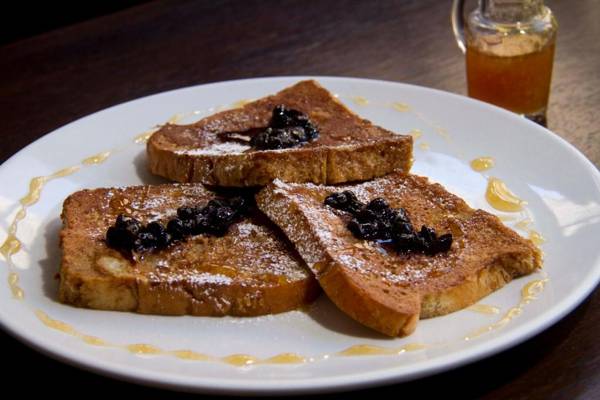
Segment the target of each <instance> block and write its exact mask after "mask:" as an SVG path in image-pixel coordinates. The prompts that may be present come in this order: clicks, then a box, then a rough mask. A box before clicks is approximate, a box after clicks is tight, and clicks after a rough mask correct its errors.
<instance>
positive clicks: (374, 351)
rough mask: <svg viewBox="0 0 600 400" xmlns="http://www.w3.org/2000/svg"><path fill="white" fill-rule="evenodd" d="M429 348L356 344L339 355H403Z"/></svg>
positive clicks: (421, 346) (411, 344) (413, 345)
mask: <svg viewBox="0 0 600 400" xmlns="http://www.w3.org/2000/svg"><path fill="white" fill-rule="evenodd" d="M425 348H427V346H425V345H424V344H422V343H409V344H406V345H404V346H401V347H396V348H389V347H382V346H376V345H372V344H356V345H354V346H350V347H348V348H347V349H344V350H342V351H340V352H339V353H337V354H338V355H340V356H374V355H392V354H402V353H405V352H407V351H417V350H423V349H425Z"/></svg>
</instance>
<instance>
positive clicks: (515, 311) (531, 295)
mask: <svg viewBox="0 0 600 400" xmlns="http://www.w3.org/2000/svg"><path fill="white" fill-rule="evenodd" d="M546 282H548V278H544V279H535V280H532V281H530V282H528V283H527V284H525V286H523V288H522V289H521V301H520V302H519V304H517V305H516V306H515V307H512V308H510V309H509V310H508V311H507V312H506V314H504V316H503V317H502V318H501V319H500V320H498V321H497V322H495V323H493V324H490V325H486V326H484V327H482V328H479V329H477V330H475V331H473V332H471V333H469V334H467V335H466V336H465V337H464V340H467V341H468V340H473V339H475V338H477V337H479V336H481V335H483V334H485V333H488V332H491V331H494V330H496V329H499V328H502V327H503V326H505V325H506V324H508V323H509V322H510V321H512V320H513V319H514V318H516V317H518V316H519V315H521V313H522V312H523V309H524V307H525V305H527V304H528V303H530V302H531V301H533V300H535V299H536V298H537V296H538V295H539V294H540V293H541V292H542V290H544V285H545V284H546Z"/></svg>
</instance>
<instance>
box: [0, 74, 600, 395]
mask: <svg viewBox="0 0 600 400" xmlns="http://www.w3.org/2000/svg"><path fill="white" fill-rule="evenodd" d="M299 79H301V78H296V77H290V78H265V79H251V80H242V81H232V82H223V83H216V84H210V85H202V86H197V87H191V88H185V89H181V90H176V91H171V92H167V93H161V94H158V95H154V96H150V97H146V98H143V99H139V100H135V101H132V102H129V103H126V104H122V105H119V106H115V107H112V108H110V109H107V110H104V111H101V112H98V113H96V114H93V115H90V116H88V117H86V118H83V119H80V120H78V121H76V122H73V123H71V124H69V125H67V126H65V127H62V128H60V129H58V130H56V131H54V132H52V133H50V134H48V135H46V136H44V137H43V138H41V139H39V140H38V141H36V142H35V143H33V144H31V145H29V146H28V147H26V148H25V149H23V150H22V151H20V152H19V153H18V154H16V155H15V156H14V157H12V158H11V159H10V160H8V161H7V162H6V163H4V164H3V165H2V167H1V168H0V182H2V186H1V187H0V217H1V221H2V222H1V223H2V233H0V239H1V240H4V239H5V238H6V235H7V231H9V230H10V229H11V228H10V224H11V222H12V221H13V220H14V219H15V216H16V215H17V213H18V211H19V210H20V209H21V205H20V203H19V200H20V199H21V198H23V197H24V196H25V195H26V193H27V192H28V190H29V185H30V180H31V179H32V178H33V177H39V176H50V175H51V174H53V173H55V172H57V171H59V170H61V169H63V168H66V167H71V166H78V168H75V169H76V170H75V169H72V170H67V171H66V172H72V173H71V174H70V175H67V176H63V177H58V176H57V177H55V179H50V180H47V181H46V179H38V180H37V181H34V184H33V186H35V185H36V183H37V184H41V183H44V182H45V185H44V187H43V190H41V192H40V193H39V194H40V197H39V200H38V201H37V202H33V200H36V199H35V197H36V196H35V193H33V196H29V198H27V199H26V200H31V201H29V202H28V201H25V203H26V204H25V208H26V210H25V211H26V215H25V216H24V218H23V219H22V220H20V221H18V224H17V226H16V228H17V232H16V237H17V238H18V240H19V241H20V242H21V248H20V250H19V251H17V252H16V253H14V254H13V255H12V262H13V263H14V265H13V266H10V265H8V263H7V262H5V260H3V261H2V262H1V264H2V268H1V270H0V276H1V277H2V282H4V283H3V284H1V285H0V301H1V302H2V304H3V306H2V308H0V322H1V323H2V326H3V327H4V328H5V329H6V330H8V331H9V332H11V333H12V334H14V335H15V336H17V337H18V338H19V339H21V340H23V341H24V342H26V343H28V344H30V345H32V346H33V347H35V348H37V349H39V350H40V351H42V352H44V353H47V354H49V355H51V356H53V357H56V358H58V359H61V360H64V361H66V362H68V363H72V364H75V365H79V366H82V367H85V368H88V369H92V370H95V371H97V372H99V373H102V374H106V375H111V376H118V377H121V378H123V379H128V380H131V381H135V382H141V383H146V384H150V385H157V386H163V387H171V388H180V389H185V390H190V391H198V392H219V393H238V394H257V393H286V392H287V393H302V392H323V391H333V390H341V389H349V388H356V387H365V386H372V385H380V384H386V383H393V382H400V381H406V380H409V379H415V378H418V377H422V376H425V375H430V374H433V373H436V372H439V371H442V370H446V369H449V368H453V367H456V366H458V365H461V364H465V363H468V362H472V361H475V360H477V359H480V358H482V357H486V356H489V355H491V354H493V353H497V352H499V351H501V350H503V349H506V348H507V347H510V346H514V345H515V344H517V343H519V342H522V341H524V340H525V339H527V338H529V337H531V336H532V335H534V334H536V333H538V332H540V331H541V330H543V329H545V328H547V327H548V326H550V325H551V324H553V323H554V322H556V321H557V320H559V319H560V318H562V317H563V316H564V315H565V314H566V313H568V312H569V311H571V310H572V309H573V308H574V307H575V306H576V305H577V304H579V303H580V302H581V301H582V300H583V299H584V298H585V297H586V296H587V295H588V294H589V293H590V291H592V290H593V289H594V287H595V286H596V284H597V282H598V279H599V276H600V247H599V246H598V245H597V238H598V237H599V236H600V174H599V173H598V171H597V169H596V168H595V167H594V166H593V165H592V164H591V163H590V162H589V161H588V160H586V159H585V158H584V157H583V156H582V155H581V154H580V153H579V152H578V151H577V150H576V149H574V148H573V147H572V146H571V145H569V144H568V143H566V142H565V141H564V140H562V139H560V138H559V137H558V136H556V135H555V134H553V133H551V132H549V131H548V130H546V129H543V128H541V127H539V126H537V125H535V124H533V123H531V122H529V121H526V120H525V119H522V118H520V117H518V116H516V115H514V114H511V113H508V112H506V111H503V110H501V109H498V108H495V107H491V106H489V105H486V104H483V103H480V102H477V101H474V100H470V99H467V98H464V97H460V96H457V95H453V94H449V93H444V92H440V91H436V90H431V89H426V88H421V87H416V86H410V85H403V84H399V83H391V82H380V81H372V80H364V79H349V78H325V77H323V78H318V80H319V81H320V82H321V83H322V84H323V85H324V86H326V87H327V88H328V89H329V90H331V91H332V92H333V93H336V94H338V95H339V97H340V99H341V100H342V101H344V102H345V103H346V104H347V105H348V106H350V107H351V108H352V109H354V110H356V111H357V112H358V113H359V114H360V115H362V116H364V117H365V118H368V119H370V120H372V121H374V122H375V123H376V124H379V125H381V126H383V127H385V128H389V129H391V130H393V131H396V132H399V133H405V132H408V131H411V130H416V129H418V130H420V132H421V136H420V138H418V139H417V140H416V145H415V154H414V157H415V164H414V167H413V172H415V173H417V174H423V175H427V176H429V177H430V178H431V179H432V180H434V181H437V182H440V183H442V184H444V185H445V186H446V187H447V188H448V189H449V190H450V191H452V192H454V193H456V194H458V195H459V196H462V197H463V198H465V199H466V200H467V201H468V202H469V203H470V204H471V205H472V206H473V207H479V208H484V209H487V210H489V211H492V212H495V213H497V214H502V215H504V216H505V218H508V219H507V220H506V223H507V224H508V225H510V226H515V225H516V224H517V223H518V222H519V221H521V220H522V219H523V218H530V219H531V220H532V221H533V222H532V224H531V225H529V226H528V227H525V228H524V229H518V232H519V233H521V234H523V235H525V236H527V234H528V230H530V229H534V230H535V231H538V232H540V233H541V234H542V235H543V236H544V237H545V238H546V240H547V241H546V242H545V243H544V244H542V245H541V247H542V249H543V251H544V253H545V260H546V261H545V267H544V271H543V272H541V273H536V274H534V275H532V276H528V277H524V278H521V279H518V280H516V281H513V282H512V283H511V284H509V285H508V286H506V287H504V288H503V289H501V290H499V291H497V292H496V293H494V294H492V295H491V296H489V297H487V298H485V299H483V300H482V301H481V303H482V304H484V305H487V306H493V307H496V309H494V308H491V307H488V308H485V307H484V311H486V310H487V311H490V310H496V311H498V313H497V314H494V313H491V314H488V313H482V312H477V311H475V310H472V309H467V310H462V311H460V312H456V313H453V314H451V315H447V316H444V317H439V318H434V319H430V320H424V321H420V323H419V325H418V328H417V330H416V332H415V333H414V334H413V335H411V336H410V337H408V338H403V339H387V338H384V337H381V336H379V335H377V334H375V333H373V332H371V331H369V330H368V329H366V328H363V327H361V326H359V325H358V324H357V323H355V322H353V321H352V320H350V319H349V318H347V317H345V316H344V315H343V314H342V313H341V312H339V311H337V310H336V308H335V307H334V306H332V305H331V303H329V301H328V300H327V299H325V298H324V297H322V298H321V299H320V300H318V302H317V304H316V305H315V306H314V307H313V308H312V309H311V310H309V311H308V312H301V311H293V312H289V313H285V314H281V315H274V316H266V317H260V318H199V317H162V316H144V315H135V314H129V313H118V312H105V311H92V310H85V309H77V308H72V307H69V306H65V305H62V304H59V303H57V301H56V286H57V282H56V280H55V279H54V275H55V273H56V272H57V269H58V266H59V262H60V252H59V249H58V231H59V229H60V219H59V218H60V211H61V204H62V201H63V200H64V198H65V197H66V196H67V195H68V194H70V193H71V192H74V191H76V190H79V189H83V188H92V187H105V186H124V185H132V184H139V183H152V182H158V181H159V180H158V179H156V178H153V177H151V176H150V175H149V174H148V173H147V172H146V168H145V152H144V150H145V147H144V145H143V144H140V143H136V142H135V141H134V138H135V137H136V136H137V135H139V134H140V133H142V132H143V131H146V130H148V129H150V128H152V127H153V126H155V125H157V124H160V123H164V122H165V121H166V120H168V119H169V118H170V117H171V116H173V115H174V114H177V113H187V116H186V117H185V118H184V120H185V121H191V120H194V119H198V118H200V117H202V116H204V115H207V114H210V113H212V112H214V111H215V109H219V108H220V107H226V106H231V105H232V104H235V103H236V102H237V101H239V100H244V99H253V98H258V97H261V96H263V95H266V94H270V93H274V92H276V91H278V90H280V89H282V88H283V87H285V86H288V85H290V84H292V83H294V82H296V81H298V80H299ZM193 111H197V112H196V113H193ZM138 142H139V141H138ZM427 147H428V149H426V148H427ZM103 152H110V155H109V156H108V158H106V159H105V160H104V162H99V161H102V160H101V159H102V158H103V157H102V156H101V157H99V158H97V159H95V160H94V159H88V157H90V156H93V155H97V154H100V153H103ZM103 156H106V154H104V155H103ZM480 156H491V157H493V158H494V159H495V166H494V167H493V168H492V169H491V170H489V171H486V172H485V173H484V174H481V173H478V172H475V171H473V170H472V169H471V168H470V167H469V161H470V160H472V159H474V158H476V157H480ZM84 159H88V160H87V163H83V160H84ZM94 162H96V163H94ZM487 176H495V177H498V178H501V179H502V180H503V181H504V182H506V184H507V185H508V187H509V188H510V189H511V190H512V191H513V192H514V193H515V194H517V195H518V196H519V197H521V198H522V199H524V200H526V201H527V202H528V205H527V207H526V209H525V211H524V212H521V213H501V212H497V211H495V210H494V209H492V208H491V207H490V206H489V205H488V204H487V203H486V200H485V197H484V193H485V189H486V184H487V179H486V177H487ZM34 189H35V188H34ZM34 192H35V190H34ZM29 203H31V204H29ZM19 216H21V217H22V216H23V215H22V213H21V215H19ZM13 243H15V242H13ZM9 244H10V243H5V246H4V247H3V251H4V252H5V253H7V252H10V251H9V250H8V249H9V247H10V246H9ZM13 250H16V249H14V248H13ZM16 277H18V282H15V279H16ZM7 281H8V282H9V284H6V282H7ZM523 288H525V289H526V290H525V292H527V290H529V293H525V294H526V295H527V296H526V298H525V299H523V292H524V290H523ZM542 289H544V290H542ZM19 290H22V291H23V293H24V297H23V298H22V299H20V300H19V299H17V298H15V296H14V295H13V291H15V292H17V295H18V294H19V293H18V292H19ZM482 332H484V333H482ZM89 336H94V337H95V338H97V339H93V338H90V337H89ZM100 340H102V341H103V343H105V344H108V345H102V344H101V342H100ZM134 344H144V345H143V346H131V345H134ZM361 344H368V345H373V346H379V347H381V348H384V349H392V350H389V352H390V353H393V354H386V355H367V356H346V355H341V354H339V353H340V352H341V351H343V350H345V349H348V348H350V347H351V346H355V345H361ZM128 346H129V347H128ZM379 347H377V348H375V349H379ZM181 349H185V350H190V351H193V353H189V352H188V353H177V352H175V353H174V352H173V351H176V350H181ZM354 349H357V347H354ZM358 349H363V350H364V349H365V347H358ZM367 349H369V348H367ZM402 349H404V351H403V350H402ZM380 350H381V349H380ZM136 352H137V354H136ZM140 352H141V353H144V354H139V353H140ZM197 353H202V354H205V355H208V356H209V357H210V359H209V360H190V359H184V358H181V357H188V358H189V357H190V356H192V358H193V357H194V356H195V357H196V358H200V356H197ZM281 353H296V354H298V355H299V356H301V357H304V359H305V362H301V363H296V364H286V363H284V364H276V363H273V362H265V360H268V359H269V358H270V357H272V356H274V355H277V354H281ZM232 354H247V355H251V356H253V357H255V360H257V361H258V362H257V363H255V364H253V365H248V366H243V367H239V366H233V365H231V364H228V363H227V362H224V361H223V357H227V356H229V355H232ZM229 360H231V359H229ZM237 360H238V361H239V360H240V359H239V358H238V359H237ZM248 360H250V359H248ZM271 361H272V360H271Z"/></svg>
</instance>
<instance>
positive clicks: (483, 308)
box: [467, 303, 500, 315]
mask: <svg viewBox="0 0 600 400" xmlns="http://www.w3.org/2000/svg"><path fill="white" fill-rule="evenodd" d="M467 310H470V311H475V312H478V313H480V314H491V315H493V314H500V309H499V308H498V307H496V306H490V305H488V304H480V303H477V304H473V305H472V306H469V307H467Z"/></svg>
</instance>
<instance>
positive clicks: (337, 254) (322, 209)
mask: <svg viewBox="0 0 600 400" xmlns="http://www.w3.org/2000/svg"><path fill="white" fill-rule="evenodd" d="M341 190H352V191H353V192H354V193H355V194H356V195H357V196H358V197H359V200H361V201H368V200H370V199H373V198H375V197H384V198H385V199H386V200H387V201H388V202H389V203H390V205H391V206H392V207H395V208H397V207H403V208H405V209H406V210H407V211H408V213H409V215H410V217H411V219H412V222H413V224H414V226H415V227H417V229H418V227H420V226H421V225H427V226H432V227H434V228H435V229H436V230H437V232H438V233H439V234H443V233H447V232H451V233H452V234H453V237H454V242H453V244H452V247H451V249H450V250H449V251H448V252H447V253H440V254H437V255H435V256H428V255H424V254H418V253H413V254H402V253H398V252H396V251H395V250H393V249H392V248H388V247H385V246H382V245H379V244H376V243H372V242H368V241H363V240H359V239H357V238H355V237H354V236H353V235H352V234H351V233H350V232H349V231H348V229H347V228H346V222H347V218H348V217H347V215H345V213H342V212H340V211H338V210H334V209H332V208H330V207H327V206H324V205H323V201H324V199H325V197H326V196H327V195H328V194H330V193H332V192H334V191H341ZM257 204H258V206H259V208H260V209H261V210H262V211H263V212H265V214H267V216H268V217H269V218H270V219H271V220H272V221H274V222H275V223H276V224H277V225H278V226H279V227H280V228H281V229H282V230H283V231H284V232H285V233H286V235H287V236H288V238H289V239H290V240H291V241H292V243H294V245H295V246H296V248H297V250H298V252H299V253H300V255H301V256H302V257H303V258H304V260H305V261H306V263H307V264H308V266H309V268H310V269H311V270H312V271H313V273H314V274H315V276H316V277H317V280H318V281H319V284H320V285H321V287H322V289H323V290H324V291H325V293H326V294H327V295H328V296H329V298H330V299H331V300H332V301H333V302H334V303H335V304H336V305H337V306H338V307H339V308H340V309H341V310H342V311H344V312H345V313H347V314H348V315H350V316H351V317H352V318H354V319H355V320H357V321H358V322H360V323H362V324H364V325H366V326H368V327H370V328H373V329H375V330H377V331H379V332H381V333H383V334H386V335H389V336H404V335H408V334H410V333H411V332H413V331H414V329H415V327H416V323H417V320H418V319H419V318H430V317H435V316H439V315H444V314H447V313H450V312H453V311H457V310H460V309H462V308H464V307H467V306H469V305H471V304H473V303H475V302H477V301H478V300H479V299H481V298H482V297H484V296H486V295H488V294H489V293H491V292H493V291H495V290H497V289H498V288H500V287H502V286H503V285H505V284H506V283H507V282H509V281H510V280H512V279H513V278H516V277H518V276H522V275H526V274H529V273H531V272H533V271H535V270H536V269H538V268H540V267H541V253H540V251H539V249H537V247H535V245H533V243H531V241H529V240H527V239H524V238H522V237H521V236H519V235H518V234H517V233H515V232H514V231H512V230H511V229H509V228H507V227H505V226H504V225H503V224H502V223H501V222H500V220H499V219H498V218H497V217H495V216H494V215H491V214H489V213H487V212H485V211H482V210H473V209H471V208H470V207H469V206H468V205H467V204H466V203H465V202H464V201H463V200H462V199H460V198H458V197H457V196H454V195H452V194H451V193H449V192H447V191H446V190H445V189H444V188H443V187H442V186H441V185H439V184H432V183H429V181H428V180H427V178H423V177H418V176H414V175H404V174H399V173H396V174H390V175H387V176H385V177H383V178H379V179H376V180H373V181H370V182H364V183H360V184H355V185H348V186H338V187H330V186H316V185H311V184H291V183H290V184H288V183H284V182H282V181H275V182H273V183H272V184H270V185H268V186H267V187H265V188H264V189H263V190H261V191H260V192H259V193H258V195H257Z"/></svg>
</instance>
